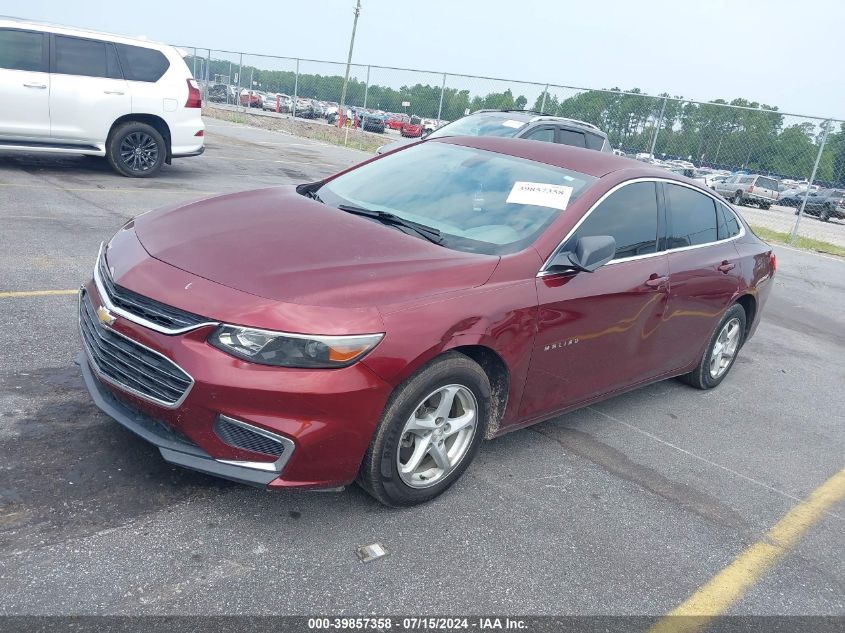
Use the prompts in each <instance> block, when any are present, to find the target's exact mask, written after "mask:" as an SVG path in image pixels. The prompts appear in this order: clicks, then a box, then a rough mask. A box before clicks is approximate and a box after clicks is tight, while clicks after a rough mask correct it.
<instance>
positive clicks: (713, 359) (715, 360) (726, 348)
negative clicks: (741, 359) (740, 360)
mask: <svg viewBox="0 0 845 633" xmlns="http://www.w3.org/2000/svg"><path fill="white" fill-rule="evenodd" d="M739 339H740V324H739V319H736V318H733V319H731V320H730V321H728V322H727V323H725V325H724V326H723V327H722V330H721V331H720V332H719V336H717V337H716V343H715V344H714V345H713V351H712V352H711V353H710V377H711V378H713V379H714V380H716V379H718V378H720V377H721V376H722V374H724V373H725V372H726V371H728V368H729V367H730V366H731V363H732V362H733V359H734V356H736V352H737V349H738V348H739Z"/></svg>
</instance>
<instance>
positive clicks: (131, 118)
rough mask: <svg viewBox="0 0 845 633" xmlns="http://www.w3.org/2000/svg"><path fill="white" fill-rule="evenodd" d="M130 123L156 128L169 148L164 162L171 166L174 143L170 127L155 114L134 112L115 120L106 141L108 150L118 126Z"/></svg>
mask: <svg viewBox="0 0 845 633" xmlns="http://www.w3.org/2000/svg"><path fill="white" fill-rule="evenodd" d="M130 122H132V123H134V122H138V123H146V124H147V125H150V126H152V127H154V128H155V129H156V130H157V131H158V133H159V134H161V135H162V136H163V137H164V142H165V145H166V146H167V147H166V150H167V152H166V154H165V157H164V162H165V163H167V164H168V165H169V164H170V161H171V159H172V158H173V152H172V150H171V146H172V144H173V143H172V140H171V139H172V136H171V134H170V126H169V125H167V121H165V120H164V119H162V118H161V117H160V116H157V115H155V114H146V113H141V112H133V113H131V114H124V115H123V116H122V117H119V118H117V119H115V120H114V123H112V124H111V128H109V134H108V137H107V140H106V147H107V148H108V146H109V142H110V141H111V137H112V134H114V131H115V130H116V129H117V128H118V126H120V125H123V124H124V123H130Z"/></svg>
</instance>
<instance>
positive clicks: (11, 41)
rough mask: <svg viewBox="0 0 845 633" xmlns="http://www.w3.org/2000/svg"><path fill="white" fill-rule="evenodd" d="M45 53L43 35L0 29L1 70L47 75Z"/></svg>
mask: <svg viewBox="0 0 845 633" xmlns="http://www.w3.org/2000/svg"><path fill="white" fill-rule="evenodd" d="M44 53H45V50H44V35H43V34H42V33H36V32H34V31H16V30H14V29H0V68H8V69H9V70H29V71H32V72H44V73H46V72H47V56H46V55H45V54H44Z"/></svg>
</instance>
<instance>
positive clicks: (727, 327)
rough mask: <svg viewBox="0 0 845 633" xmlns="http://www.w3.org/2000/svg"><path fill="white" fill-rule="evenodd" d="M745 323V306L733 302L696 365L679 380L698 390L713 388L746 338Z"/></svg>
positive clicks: (723, 376)
mask: <svg viewBox="0 0 845 633" xmlns="http://www.w3.org/2000/svg"><path fill="white" fill-rule="evenodd" d="M745 324H746V316H745V309H744V308H743V307H742V306H741V305H739V304H736V303H735V304H734V305H732V306H731V307H730V308H728V309H727V311H726V312H725V314H724V316H723V317H722V319H721V321H719V325H718V326H716V329H715V330H714V332H713V334H712V335H711V336H710V340H709V341H708V342H707V347H706V348H705V349H704V354H703V356H702V357H701V360H700V361H699V363H698V366H697V367H696V368H695V369H694V370H693V371H691V372H690V373H688V374H686V375H684V376H681V380H683V381H684V382H686V383H687V384H689V385H692V386H693V387H696V388H698V389H712V388H713V387H715V386H717V385H718V384H719V383H720V382H722V380H724V379H725V376H727V375H728V372H729V371H730V370H731V367H733V364H734V361H735V360H736V355H737V353H738V352H739V349H740V348H741V347H742V344H743V342H744V341H745Z"/></svg>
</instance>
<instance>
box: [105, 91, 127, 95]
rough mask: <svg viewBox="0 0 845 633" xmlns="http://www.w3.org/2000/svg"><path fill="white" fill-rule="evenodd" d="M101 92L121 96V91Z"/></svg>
mask: <svg viewBox="0 0 845 633" xmlns="http://www.w3.org/2000/svg"><path fill="white" fill-rule="evenodd" d="M103 92H104V93H105V94H107V95H122V94H123V91H122V90H103Z"/></svg>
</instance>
